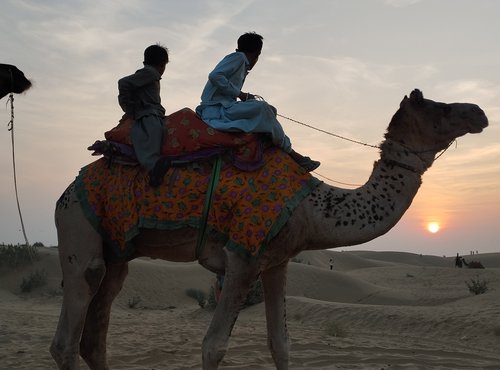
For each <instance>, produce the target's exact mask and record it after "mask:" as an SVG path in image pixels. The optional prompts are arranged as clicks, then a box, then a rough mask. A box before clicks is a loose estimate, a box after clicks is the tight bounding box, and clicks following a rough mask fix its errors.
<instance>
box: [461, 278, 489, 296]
mask: <svg viewBox="0 0 500 370" xmlns="http://www.w3.org/2000/svg"><path fill="white" fill-rule="evenodd" d="M465 283H466V284H467V287H468V288H469V292H471V293H472V294H475V295H478V294H484V293H486V292H487V290H488V283H489V282H488V281H487V280H484V279H483V280H480V279H479V278H475V279H470V281H466V282H465Z"/></svg>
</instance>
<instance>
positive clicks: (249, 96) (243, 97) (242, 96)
mask: <svg viewBox="0 0 500 370" xmlns="http://www.w3.org/2000/svg"><path fill="white" fill-rule="evenodd" d="M238 98H240V100H241V101H247V100H248V99H255V95H253V94H250V93H244V92H243V91H242V92H240V95H238Z"/></svg>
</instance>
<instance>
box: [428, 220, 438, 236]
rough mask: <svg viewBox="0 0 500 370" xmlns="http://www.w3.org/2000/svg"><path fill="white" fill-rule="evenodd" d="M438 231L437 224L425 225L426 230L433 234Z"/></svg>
mask: <svg viewBox="0 0 500 370" xmlns="http://www.w3.org/2000/svg"><path fill="white" fill-rule="evenodd" d="M439 229H440V226H439V223H437V222H429V223H428V224H427V230H428V231H429V232H431V233H433V234H435V233H437V232H438V231H439Z"/></svg>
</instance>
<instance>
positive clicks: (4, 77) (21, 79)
mask: <svg viewBox="0 0 500 370" xmlns="http://www.w3.org/2000/svg"><path fill="white" fill-rule="evenodd" d="M30 87H31V81H30V80H28V79H27V78H26V77H25V76H24V73H23V72H22V71H21V70H19V69H18V68H17V67H15V66H13V65H10V64H0V99H2V98H3V97H4V96H6V95H7V94H9V93H11V92H12V93H16V94H20V93H22V92H25V91H26V90H28V89H29V88H30Z"/></svg>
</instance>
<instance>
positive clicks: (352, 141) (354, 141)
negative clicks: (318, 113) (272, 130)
mask: <svg viewBox="0 0 500 370" xmlns="http://www.w3.org/2000/svg"><path fill="white" fill-rule="evenodd" d="M276 115H277V116H279V117H281V118H284V119H287V120H289V121H292V122H295V123H298V124H299V125H302V126H305V127H308V128H311V129H313V130H316V131H319V132H322V133H324V134H327V135H330V136H334V137H336V138H338V139H342V140H346V141H350V142H351V143H354V144H359V145H363V146H368V147H370V148H375V149H380V147H379V146H378V145H372V144H367V143H364V142H362V141H358V140H353V139H349V138H347V137H345V136H340V135H337V134H334V133H333V132H329V131H325V130H322V129H320V128H317V127H314V126H311V125H308V124H307V123H304V122H300V121H297V120H295V119H293V118H290V117H287V116H283V115H282V114H279V113H277V114H276Z"/></svg>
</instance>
